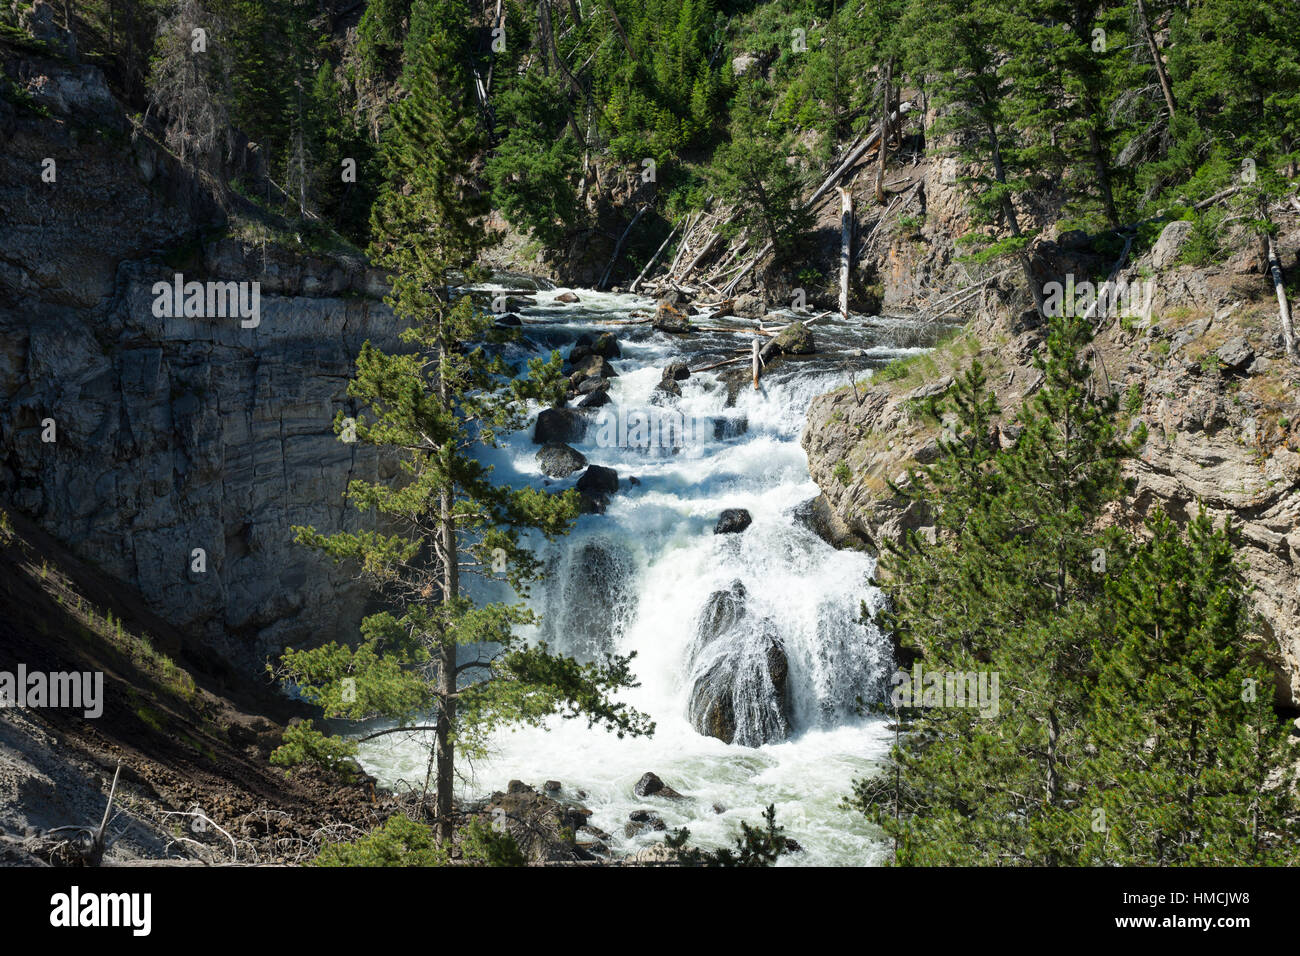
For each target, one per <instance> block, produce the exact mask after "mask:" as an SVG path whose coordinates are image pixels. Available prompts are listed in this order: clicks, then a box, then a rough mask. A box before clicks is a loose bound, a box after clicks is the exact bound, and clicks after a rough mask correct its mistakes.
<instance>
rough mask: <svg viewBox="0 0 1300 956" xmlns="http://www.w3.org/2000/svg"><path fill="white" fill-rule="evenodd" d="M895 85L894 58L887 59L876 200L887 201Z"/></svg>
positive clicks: (877, 156) (877, 153) (877, 152)
mask: <svg viewBox="0 0 1300 956" xmlns="http://www.w3.org/2000/svg"><path fill="white" fill-rule="evenodd" d="M893 85H894V59H893V57H890V58H889V59H887V60H886V61H885V92H884V96H883V97H882V101H883V102H882V104H881V110H880V141H879V142H878V143H877V144H876V202H877V203H883V202H884V201H885V147H886V144H887V142H888V140H889V100H890V92H891V89H892V87H893Z"/></svg>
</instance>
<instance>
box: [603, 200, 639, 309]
mask: <svg viewBox="0 0 1300 956" xmlns="http://www.w3.org/2000/svg"><path fill="white" fill-rule="evenodd" d="M649 208H650V203H643V204H642V206H641V208H640V209H638V210H637V213H636V215H635V216H633V217H632V221H631V222H629V223H628V224H627V228H626V229H624V230H623V235H621V236H619V237H618V242H616V243H614V254H613V255H612V256H610V259H609V265H607V266H606V267H605V274H604V275H603V276H601V277H600V283H599V284H598V285H597V286H596V288H598V289H604V288H606V287H607V286H608V285H609V276H610V273H612V272H613V271H614V266H615V265H616V264H617V263H618V257H619V256H620V255H621V254H622V252H623V242H624V240H626V239H627V234H628V233H629V232H631V231H632V229H633V227H634V226H635V225H636V224H637V223H638V222H639V221H640V219H641V217H642V216H644V215H645V211H646V210H647V209H649Z"/></svg>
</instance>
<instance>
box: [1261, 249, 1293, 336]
mask: <svg viewBox="0 0 1300 956" xmlns="http://www.w3.org/2000/svg"><path fill="white" fill-rule="evenodd" d="M1265 238H1266V240H1267V242H1268V271H1269V272H1270V273H1271V274H1272V276H1273V291H1274V292H1276V293H1277V317H1278V320H1279V321H1280V322H1281V323H1282V341H1283V342H1284V343H1285V344H1286V354H1287V355H1288V356H1289V357H1290V358H1291V361H1293V362H1294V361H1296V360H1297V355H1296V343H1295V331H1294V330H1293V329H1292V327H1291V303H1290V302H1288V301H1287V298H1286V285H1285V283H1284V282H1283V281H1282V261H1281V260H1280V259H1279V258H1278V256H1277V246H1276V245H1275V244H1274V242H1273V237H1272V236H1266V237H1265Z"/></svg>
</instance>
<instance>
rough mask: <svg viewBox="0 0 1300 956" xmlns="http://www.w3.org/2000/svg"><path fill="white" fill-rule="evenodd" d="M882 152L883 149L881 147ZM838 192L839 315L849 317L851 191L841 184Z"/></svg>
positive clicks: (851, 231) (851, 247)
mask: <svg viewBox="0 0 1300 956" xmlns="http://www.w3.org/2000/svg"><path fill="white" fill-rule="evenodd" d="M882 152H883V149H882ZM835 188H836V189H838V190H839V192H840V317H841V318H844V319H847V318H848V317H849V267H850V265H851V263H852V261H853V256H852V252H853V193H851V192H849V190H847V189H845V188H844V187H843V186H836V187H835Z"/></svg>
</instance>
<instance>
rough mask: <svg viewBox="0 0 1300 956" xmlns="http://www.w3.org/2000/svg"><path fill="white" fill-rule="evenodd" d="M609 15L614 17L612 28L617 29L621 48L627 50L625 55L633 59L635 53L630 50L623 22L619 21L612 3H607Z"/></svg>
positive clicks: (630, 46)
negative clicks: (621, 44)
mask: <svg viewBox="0 0 1300 956" xmlns="http://www.w3.org/2000/svg"><path fill="white" fill-rule="evenodd" d="M609 15H610V16H611V17H613V18H614V29H615V30H617V31H618V36H619V39H620V40H622V41H623V49H625V50H627V55H628V56H630V57H631V58H632V59H633V60H635V59H636V54H635V53H633V52H632V44H631V43H629V42H628V39H627V34H626V33H624V32H623V24H622V23H620V22H619V20H618V11H617V10H615V9H614V5H613V4H612V3H611V4H610V5H609Z"/></svg>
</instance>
